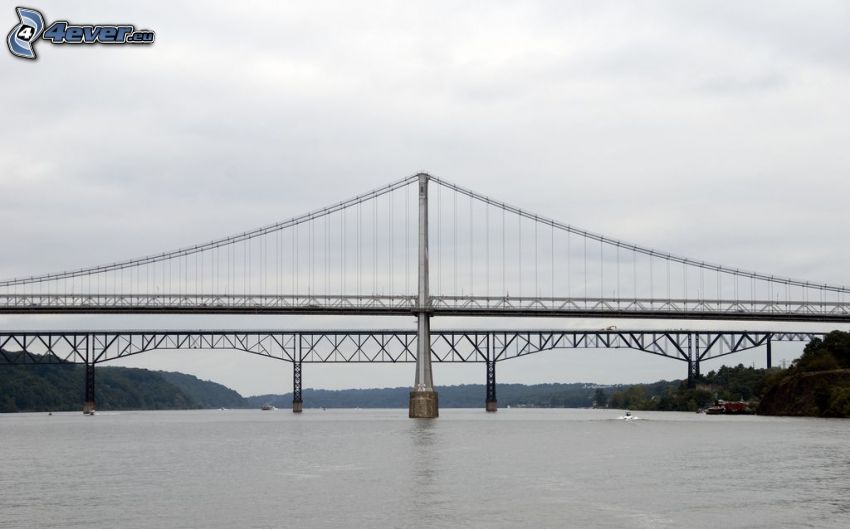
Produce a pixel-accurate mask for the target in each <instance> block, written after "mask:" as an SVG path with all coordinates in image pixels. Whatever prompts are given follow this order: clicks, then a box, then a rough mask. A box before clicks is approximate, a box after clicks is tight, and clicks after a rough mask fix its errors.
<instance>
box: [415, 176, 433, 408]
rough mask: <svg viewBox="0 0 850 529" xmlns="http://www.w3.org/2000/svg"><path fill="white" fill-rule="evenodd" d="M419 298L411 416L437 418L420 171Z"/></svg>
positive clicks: (423, 188)
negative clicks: (432, 373)
mask: <svg viewBox="0 0 850 529" xmlns="http://www.w3.org/2000/svg"><path fill="white" fill-rule="evenodd" d="M418 176H419V298H418V303H417V305H418V306H417V313H416V327H417V331H416V381H415V383H414V386H413V390H412V391H411V392H410V407H409V411H408V416H409V417H410V418H411V419H434V418H436V417H438V416H439V415H440V410H439V403H438V400H437V392H436V391H434V384H433V380H432V377H431V312H430V310H431V307H430V304H431V300H430V297H429V294H428V179H429V178H430V177H429V176H428V175H427V174H425V173H419V175H418Z"/></svg>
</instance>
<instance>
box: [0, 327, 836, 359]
mask: <svg viewBox="0 0 850 529" xmlns="http://www.w3.org/2000/svg"><path fill="white" fill-rule="evenodd" d="M823 334H824V333H814V332H766V331H757V332H751V331H640V330H635V331H626V330H622V331H621V330H599V331H592V330H575V331H562V330H556V331H551V330H548V331H544V330H539V331H528V330H523V331H506V330H452V331H432V332H431V355H432V361H434V362H441V363H474V362H482V363H483V362H487V361H491V362H500V361H504V360H509V359H512V358H519V357H523V356H528V355H530V354H534V353H539V352H542V351H549V350H553V349H633V350H637V351H643V352H646V353H650V354H654V355H658V356H663V357H667V358H672V359H675V360H681V361H685V362H697V363H698V362H701V361H705V360H711V359H714V358H720V357H723V356H726V355H730V354H733V353H737V352H740V351H744V350H747V349H752V348H755V347H761V346H766V345H767V343H769V342H770V341H780V342H804V341H808V340H811V339H812V338H815V337H818V336H823ZM155 350H229V351H244V352H247V353H251V354H255V355H259V356H264V357H268V358H274V359H277V360H282V361H286V362H297V363H302V362H303V363H308V364H320V363H410V362H415V361H416V331H414V330H378V331H357V330H355V331H340V330H336V331H334V330H315V331H277V330H271V331H225V330H200V331H176V330H175V331H91V332H84V331H72V332H63V331H0V361H2V363H5V364H15V365H25V364H58V363H87V362H88V363H101V362H107V361H110V360H116V359H119V358H125V357H129V356H133V355H137V354H141V353H144V352H147V351H155Z"/></svg>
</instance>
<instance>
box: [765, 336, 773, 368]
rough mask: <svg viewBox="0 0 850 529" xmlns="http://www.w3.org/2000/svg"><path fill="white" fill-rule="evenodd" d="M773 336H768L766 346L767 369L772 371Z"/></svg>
mask: <svg viewBox="0 0 850 529" xmlns="http://www.w3.org/2000/svg"><path fill="white" fill-rule="evenodd" d="M771 338H772V336H770V335H768V336H767V343H766V344H765V346H766V347H767V368H768V369H770V368H771V367H773V351H772V350H771V344H772V343H773V340H771Z"/></svg>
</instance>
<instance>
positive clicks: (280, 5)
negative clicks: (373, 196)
mask: <svg viewBox="0 0 850 529" xmlns="http://www.w3.org/2000/svg"><path fill="white" fill-rule="evenodd" d="M15 5H17V4H13V3H7V4H6V8H5V9H4V10H2V11H0V20H5V21H6V22H5V24H6V26H8V27H9V28H11V27H12V26H13V25H14V24H15V23H16V21H17V19H16V16H15V14H14V6H15ZM32 7H35V8H37V9H41V10H42V11H43V13H44V14H45V16H46V18H47V19H48V20H56V19H67V20H70V21H73V22H79V23H98V22H100V23H106V22H130V23H133V24H136V25H137V27H142V28H146V29H152V30H154V31H156V33H157V36H156V43H155V44H154V45H153V46H151V47H138V48H131V49H130V48H128V47H108V46H96V47H72V46H62V47H58V46H51V45H49V44H48V43H45V42H42V43H40V44H39V45H38V47H37V51H38V53H39V59H38V61H36V62H29V61H23V60H19V59H15V58H13V57H12V56H11V55H10V54H8V53H5V52H4V53H3V54H2V55H3V56H2V58H0V76H2V83H0V98H2V101H3V104H2V107H1V108H2V109H3V115H2V117H3V123H4V125H5V126H4V127H3V128H2V132H0V139H1V140H2V141H0V197H2V202H0V203H1V204H2V207H1V208H0V243H2V248H3V252H2V257H0V276H2V277H10V276H18V275H25V274H26V275H29V274H31V273H39V272H49V271H53V270H57V269H65V268H70V267H77V266H84V265H91V264H97V263H100V262H106V261H109V262H111V261H114V260H117V259H122V258H128V257H134V256H138V255H141V254H149V253H153V252H157V251H160V250H165V249H170V248H175V247H179V246H183V245H186V244H192V243H195V242H200V241H205V240H209V239H213V238H216V237H219V236H222V235H226V234H228V233H231V232H241V231H244V230H246V229H249V228H252V227H256V226H259V225H263V224H267V223H270V222H273V221H275V220H279V219H283V218H287V217H291V216H293V215H295V214H298V213H302V212H305V211H307V210H311V209H315V208H317V207H320V206H323V205H326V204H329V203H331V202H336V201H338V200H341V199H345V198H348V197H349V196H352V195H354V194H356V193H358V192H361V191H365V190H369V189H372V188H375V187H377V186H380V185H382V184H385V183H388V182H390V181H393V180H397V179H399V178H402V177H404V176H406V175H409V174H413V173H416V172H418V171H420V170H427V171H429V172H431V173H432V174H435V175H438V176H440V177H443V178H445V179H447V180H449V181H453V182H456V183H458V184H460V185H463V186H465V187H468V188H472V189H475V190H477V191H480V192H483V193H485V194H487V195H490V196H492V197H494V198H500V199H505V200H508V201H510V202H511V203H514V204H517V205H520V206H522V207H523V208H527V209H529V210H533V211H535V212H537V213H539V214H541V215H545V216H548V217H553V218H556V219H559V220H562V221H565V222H569V223H572V224H575V225H578V226H581V227H584V228H587V229H590V230H592V231H596V232H603V233H606V234H608V235H611V236H614V237H619V238H622V239H625V240H629V241H633V242H636V243H642V244H646V245H649V246H652V247H657V248H663V249H665V250H668V251H671V252H675V253H678V254H683V255H688V256H692V257H695V258H698V259H706V260H710V261H714V262H721V263H725V264H729V265H732V266H738V267H742V268H747V269H754V270H759V271H764V272H767V273H772V274H777V275H785V276H793V277H801V278H806V279H811V280H818V281H825V282H830V283H838V284H848V283H850V276H848V272H847V270H848V268H847V264H848V263H850V245H848V235H847V232H846V231H847V226H848V224H849V223H850V222H849V221H850V210H848V198H847V197H848V192H850V183H849V182H848V178H847V175H848V174H850V172H848V169H850V149H848V138H850V89H848V87H850V82H848V81H850V4H848V3H846V2H842V1H835V2H830V1H824V2H806V3H805V4H802V3H800V2H777V1H769V2H767V1H765V2H746V3H743V4H742V3H739V2H716V1H712V2H708V1H705V2H678V1H668V2H640V3H632V2H629V3H627V2H600V1H597V0H594V1H586V2H561V1H552V2H528V1H523V2H519V1H517V2H492V1H488V2H468V3H458V2H427V3H418V4H413V3H409V2H369V3H367V2H357V3H354V2H309V3H307V2H195V3H184V2H146V3H144V4H142V3H134V4H128V3H116V2H93V1H87V2H62V3H49V4H48V3H42V4H40V5H33V6H32ZM4 31H5V30H4ZM4 35H5V33H4ZM175 320H176V321H175ZM379 323H380V324H381V325H382V326H384V327H402V326H411V325H412V319H410V318H398V319H393V318H388V319H386V321H380V322H379ZM374 324H375V322H374V319H369V321H365V320H364V319H359V318H340V317H332V318H330V317H329V318H303V317H275V318H271V317H262V318H245V317H205V318H197V317H186V318H180V319H176V318H168V321H163V319H161V318H156V317H136V318H128V317H124V316H122V317H118V316H115V317H103V316H101V317H95V316H90V317H81V316H80V317H58V316H53V317H37V318H34V317H2V318H0V325H2V326H3V327H4V328H25V327H27V328H29V327H37V326H41V327H51V328H76V327H88V328H91V327H95V328H104V327H111V326H120V327H141V328H148V327H154V326H161V325H170V326H176V327H212V326H222V327H234V326H246V327H285V328H297V327H299V326H302V325H309V326H311V327H315V326H318V325H329V326H341V327H368V326H372V325H374ZM463 324H464V325H476V326H482V327H487V326H494V325H497V323H495V322H493V321H490V320H483V321H482V320H479V321H476V322H472V323H469V322H464V323H463ZM531 324H539V325H543V326H547V327H551V326H554V325H559V326H563V325H570V326H577V327H588V326H589V327H598V326H600V325H606V324H608V322H598V321H585V320H582V321H577V322H565V321H563V320H561V321H558V320H555V321H546V322H543V321H540V322H527V321H523V322H509V323H507V324H506V323H500V324H499V325H514V326H521V325H522V326H527V325H531ZM434 325H435V326H438V325H445V326H449V325H459V323H458V322H451V321H449V322H435V324H434ZM618 325H621V326H623V327H627V326H634V325H638V323H634V322H631V323H629V322H620V323H618ZM641 325H647V324H645V323H641ZM652 325H653V326H657V325H660V324H658V323H652ZM672 325H673V326H675V327H680V326H682V324H679V323H674V324H672ZM756 326H758V325H754V324H750V325H748V327H750V328H753V327H756ZM794 327H795V328H816V326H803V325H795V326H794ZM798 352H799V348H796V347H779V348H778V353H779V354H778V356H780V358H782V357H784V358H791V357H793V356H794V355H796V354H797V353H798ZM249 356H250V355H244V354H239V353H222V352H216V353H201V352H195V353H173V352H158V353H150V354H146V355H141V356H139V357H137V358H133V359H132V360H131V361H127V362H125V365H140V366H145V367H152V368H157V369H175V370H181V371H184V372H189V373H193V374H196V375H198V376H201V377H203V378H212V379H214V380H216V381H218V382H222V383H224V384H227V385H229V386H231V387H233V388H235V389H237V390H238V391H240V392H242V393H243V394H253V393H264V392H285V391H289V390H290V389H291V375H290V371H289V369H290V367H289V365H288V364H278V363H276V362H273V361H270V360H265V359H260V358H255V357H249ZM728 361H731V362H737V361H744V362H746V363H750V362H753V361H755V362H757V363H758V364H759V365H761V363H763V359H762V355H761V353H757V354H752V355H741V356H738V357H735V356H733V357H731V358H729V359H728ZM712 367H716V366H714V365H708V366H706V368H712ZM704 369H705V368H704ZM684 374H685V370H684V365H682V364H681V363H679V362H672V361H670V360H664V359H658V358H655V357H651V356H650V355H644V354H640V353H636V352H629V351H607V352H606V351H559V352H550V353H546V354H542V355H535V356H532V357H529V358H525V359H522V360H516V361H512V362H509V363H505V364H502V366H500V371H499V379H500V381H501V382H508V381H517V382H527V383H533V382H544V381H547V382H548V381H563V382H569V381H594V382H634V381H649V380H654V379H658V378H662V377H668V378H670V377H681V376H683V375H684ZM412 375H413V366H393V367H383V366H333V367H332V366H315V367H314V366H309V367H308V368H307V370H306V372H305V386H308V387H330V388H341V387H364V386H366V387H368V386H397V385H407V384H410V383H411V382H412ZM483 381H484V368H483V366H472V367H469V366H467V367H462V366H437V367H436V368H435V382H436V383H437V384H438V385H439V384H448V383H460V382H478V383H481V382H483Z"/></svg>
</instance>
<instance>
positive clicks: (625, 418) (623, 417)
mask: <svg viewBox="0 0 850 529" xmlns="http://www.w3.org/2000/svg"><path fill="white" fill-rule="evenodd" d="M617 419H619V420H621V421H636V420H638V419H640V417H637V416H635V415H632V412H630V411H629V410H626V411H625V412H623V415H621V416H619V417H617Z"/></svg>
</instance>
